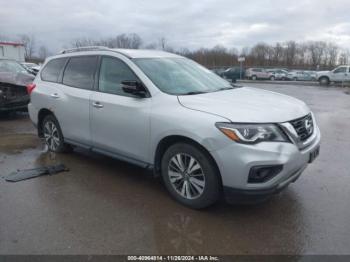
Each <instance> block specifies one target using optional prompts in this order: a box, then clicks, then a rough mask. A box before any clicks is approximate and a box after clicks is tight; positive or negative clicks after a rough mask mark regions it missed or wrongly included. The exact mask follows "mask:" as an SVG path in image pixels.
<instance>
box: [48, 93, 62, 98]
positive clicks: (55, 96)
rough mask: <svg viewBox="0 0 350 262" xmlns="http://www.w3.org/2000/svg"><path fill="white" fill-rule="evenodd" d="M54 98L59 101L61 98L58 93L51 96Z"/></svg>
mask: <svg viewBox="0 0 350 262" xmlns="http://www.w3.org/2000/svg"><path fill="white" fill-rule="evenodd" d="M50 96H51V97H52V98H55V99H58V98H60V96H59V95H58V94H57V93H53V94H51V95H50Z"/></svg>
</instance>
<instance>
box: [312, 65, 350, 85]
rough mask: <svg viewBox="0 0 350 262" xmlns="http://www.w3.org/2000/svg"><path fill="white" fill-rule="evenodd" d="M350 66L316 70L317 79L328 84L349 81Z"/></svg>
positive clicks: (323, 83) (322, 83)
mask: <svg viewBox="0 0 350 262" xmlns="http://www.w3.org/2000/svg"><path fill="white" fill-rule="evenodd" d="M349 70H350V66H349V65H344V66H339V67H337V68H335V69H333V70H332V71H321V72H317V81H318V82H319V83H320V84H321V85H329V84H330V82H348V81H350V71H349Z"/></svg>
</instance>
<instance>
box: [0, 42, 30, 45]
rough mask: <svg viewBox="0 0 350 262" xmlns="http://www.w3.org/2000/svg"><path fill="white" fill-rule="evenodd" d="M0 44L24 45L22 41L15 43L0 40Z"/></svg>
mask: <svg viewBox="0 0 350 262" xmlns="http://www.w3.org/2000/svg"><path fill="white" fill-rule="evenodd" d="M0 45H12V46H24V44H22V43H15V42H0Z"/></svg>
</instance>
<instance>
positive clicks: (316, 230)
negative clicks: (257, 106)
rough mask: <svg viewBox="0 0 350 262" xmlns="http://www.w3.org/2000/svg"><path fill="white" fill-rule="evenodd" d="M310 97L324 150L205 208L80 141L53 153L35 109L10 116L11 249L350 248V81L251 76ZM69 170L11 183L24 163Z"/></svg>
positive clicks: (5, 129)
mask: <svg viewBox="0 0 350 262" xmlns="http://www.w3.org/2000/svg"><path fill="white" fill-rule="evenodd" d="M249 86H256V87H258V88H264V89H267V90H271V91H276V92H280V93H284V94H287V95H292V96H294V97H297V98H300V99H302V100H304V101H305V102H306V103H307V104H308V105H309V106H310V107H311V109H312V110H313V112H314V113H315V115H316V118H317V120H318V124H319V127H320V129H321V132H322V145H321V154H320V156H319V158H318V159H317V160H316V161H315V162H314V163H313V164H311V165H310V166H309V167H308V168H307V169H306V171H305V172H304V173H303V175H302V176H301V177H300V178H299V180H297V181H296V183H294V184H292V185H290V186H289V187H288V188H287V189H286V190H285V191H283V192H282V193H281V194H279V195H276V196H274V197H273V198H272V199H271V200H269V201H267V202H266V203H263V204H259V205H252V206H230V205H227V204H225V203H224V202H223V201H221V202H220V203H218V204H217V205H215V206H213V207H211V208H209V209H205V210H202V211H195V210H191V209H188V208H186V207H183V206H181V205H180V204H179V203H177V202H175V201H174V200H172V199H171V198H170V197H169V195H168V194H167V192H166V190H165V189H164V188H163V186H162V184H161V182H160V181H159V180H158V179H154V178H153V177H152V176H151V175H150V174H149V173H148V172H147V171H145V170H143V169H140V168H138V167H135V166H133V165H130V164H127V163H124V162H120V161H117V160H114V159H110V158H108V157H104V156H100V155H97V154H92V153H90V152H87V151H85V150H83V149H75V151H74V152H73V153H69V154H54V153H48V152H47V150H46V149H45V147H44V146H43V144H42V143H41V141H40V140H39V139H38V138H37V136H36V133H35V132H36V131H35V129H34V127H33V126H32V124H31V122H30V120H29V118H28V116H27V115H26V114H17V115H14V116H10V117H2V118H1V119H0V134H1V136H0V171H1V172H0V174H1V178H0V253H1V254H131V253H132V254H221V255H224V254H349V250H350V223H349V219H350V201H349V200H350V187H349V184H350V153H349V151H350V132H349V130H350V95H347V94H346V93H345V92H344V89H342V88H336V87H332V88H323V87H319V86H299V85H298V86H297V85H282V86H279V85H272V84H266V83H265V84H258V83H249ZM55 163H64V164H65V165H66V166H67V167H68V168H69V169H70V171H69V172H64V173H60V174H56V175H52V176H43V177H38V178H34V179H30V180H26V181H21V182H17V183H9V182H6V181H5V180H4V176H6V175H7V174H9V173H10V172H12V171H15V170H17V169H24V168H31V167H36V166H41V165H47V164H55Z"/></svg>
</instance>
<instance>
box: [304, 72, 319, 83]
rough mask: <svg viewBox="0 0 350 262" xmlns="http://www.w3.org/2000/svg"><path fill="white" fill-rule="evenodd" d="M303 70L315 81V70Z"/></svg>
mask: <svg viewBox="0 0 350 262" xmlns="http://www.w3.org/2000/svg"><path fill="white" fill-rule="evenodd" d="M304 72H306V73H308V74H310V76H311V79H312V81H316V80H317V71H312V70H307V71H304Z"/></svg>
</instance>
